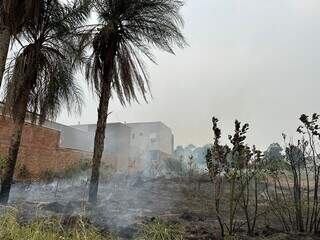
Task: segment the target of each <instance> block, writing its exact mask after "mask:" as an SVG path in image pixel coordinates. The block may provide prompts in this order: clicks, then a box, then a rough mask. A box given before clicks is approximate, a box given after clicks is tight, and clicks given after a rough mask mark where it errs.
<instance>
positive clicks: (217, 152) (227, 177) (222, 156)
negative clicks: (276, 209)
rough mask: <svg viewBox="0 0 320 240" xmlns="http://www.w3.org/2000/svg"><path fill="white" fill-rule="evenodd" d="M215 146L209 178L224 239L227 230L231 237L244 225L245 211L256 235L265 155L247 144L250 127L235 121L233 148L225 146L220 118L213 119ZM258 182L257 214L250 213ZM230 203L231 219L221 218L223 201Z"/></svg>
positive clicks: (209, 162) (209, 161)
mask: <svg viewBox="0 0 320 240" xmlns="http://www.w3.org/2000/svg"><path fill="white" fill-rule="evenodd" d="M212 123H213V132H214V144H213V146H212V148H211V149H209V150H208V152H207V155H206V160H207V167H208V171H209V175H210V177H211V179H212V181H213V183H214V186H215V187H214V190H215V192H214V194H215V208H216V214H217V218H218V222H219V224H220V229H221V233H222V236H224V235H225V233H226V231H227V234H228V235H231V236H232V235H234V234H235V233H236V232H237V231H238V230H239V228H240V227H241V226H242V225H241V223H240V222H239V221H237V213H238V212H239V209H240V208H241V207H242V209H243V210H244V212H245V215H246V220H247V227H248V234H250V235H253V233H254V229H255V225H256V219H257V216H258V187H257V185H258V183H257V173H258V169H259V168H258V167H257V166H258V165H257V164H258V163H259V161H260V159H261V152H260V151H257V150H256V149H255V148H253V150H251V149H250V148H249V147H248V146H247V145H246V144H245V139H246V133H247V131H248V129H249V125H248V124H244V125H241V122H239V121H237V120H236V121H235V131H234V134H233V135H230V136H229V141H230V143H231V145H232V147H231V148H230V147H229V146H228V145H221V143H220V138H221V130H220V128H218V124H217V123H218V119H217V118H215V117H213V119H212ZM252 181H253V182H254V199H253V203H254V211H253V215H252V214H251V211H250V206H249V205H251V203H252V201H251V194H250V187H251V182H252ZM224 197H226V198H225V199H223V198H224ZM222 199H223V200H224V201H225V202H227V204H228V207H227V210H228V218H227V219H226V218H225V217H224V216H222V215H221V212H220V210H221V206H220V204H221V200H222Z"/></svg>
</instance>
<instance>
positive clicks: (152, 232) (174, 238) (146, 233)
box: [136, 218, 183, 240]
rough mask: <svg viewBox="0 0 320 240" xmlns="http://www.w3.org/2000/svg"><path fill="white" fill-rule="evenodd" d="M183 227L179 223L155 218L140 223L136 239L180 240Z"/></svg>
mask: <svg viewBox="0 0 320 240" xmlns="http://www.w3.org/2000/svg"><path fill="white" fill-rule="evenodd" d="M182 239H183V228H182V226H181V225H180V224H169V223H167V222H164V221H163V220H161V219H159V218H156V219H155V220H153V221H151V222H149V223H147V224H142V228H141V231H140V233H139V235H138V237H137V238H136V240H182Z"/></svg>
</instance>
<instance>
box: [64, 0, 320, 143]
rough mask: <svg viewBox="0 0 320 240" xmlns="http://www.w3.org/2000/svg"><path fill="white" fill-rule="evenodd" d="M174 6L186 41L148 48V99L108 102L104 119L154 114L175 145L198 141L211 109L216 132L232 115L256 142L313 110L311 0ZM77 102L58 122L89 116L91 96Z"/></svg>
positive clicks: (203, 139) (316, 23)
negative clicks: (74, 111) (152, 58)
mask: <svg viewBox="0 0 320 240" xmlns="http://www.w3.org/2000/svg"><path fill="white" fill-rule="evenodd" d="M182 13H183V16H184V18H185V28H184V32H185V36H186V38H187V40H188V43H189V45H190V46H189V47H188V48H186V49H184V50H177V53H176V56H173V55H169V54H165V53H162V52H155V55H156V56H157V59H158V65H153V64H149V73H150V77H151V87H152V93H153V99H152V100H151V101H150V103H149V104H146V103H143V102H141V104H140V105H139V104H133V105H131V106H128V107H127V108H123V107H121V106H120V105H119V103H118V102H117V101H113V102H112V104H111V109H110V111H112V114H111V115H110V118H109V121H112V122H115V121H117V122H138V121H162V122H164V123H165V124H167V125H168V126H169V127H171V128H172V130H173V132H174V135H175V140H176V145H179V144H182V145H186V144H189V143H193V144H195V145H203V144H206V143H209V142H211V141H212V131H211V117H212V116H217V117H218V118H219V119H220V120H221V126H222V129H223V133H224V134H230V133H232V130H233V122H234V120H235V119H238V120H240V121H243V122H248V123H249V124H250V134H249V139H248V142H249V144H250V145H252V144H257V145H258V146H260V147H262V148H264V147H265V146H267V145H268V144H270V143H272V142H275V141H279V142H281V133H282V132H285V133H287V134H288V135H294V134H295V130H296V128H297V126H298V124H299V121H298V117H299V115H300V114H301V113H307V114H311V113H313V112H317V111H318V112H319V109H320V97H319V96H320V95H319V91H320V81H319V78H320V46H319V44H320V1H319V0H267V1H266V0H188V1H187V2H186V6H185V7H184V8H183V11H182ZM79 80H81V81H82V80H83V77H81V76H80V78H79ZM83 81H84V80H83ZM84 86H85V85H84ZM85 101H86V105H85V106H84V108H83V113H82V115H81V116H68V115H67V114H65V113H63V114H62V115H61V116H60V117H59V118H58V121H59V122H62V123H66V124H75V123H78V122H81V123H83V124H84V123H95V122H96V119H97V110H96V109H97V100H95V99H94V97H93V96H92V94H89V93H87V94H86V99H85Z"/></svg>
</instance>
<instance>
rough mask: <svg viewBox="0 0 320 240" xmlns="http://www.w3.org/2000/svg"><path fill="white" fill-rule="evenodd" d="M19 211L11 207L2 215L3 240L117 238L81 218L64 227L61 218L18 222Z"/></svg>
mask: <svg viewBox="0 0 320 240" xmlns="http://www.w3.org/2000/svg"><path fill="white" fill-rule="evenodd" d="M17 214H18V213H17V211H16V210H14V209H11V210H9V211H7V213H6V214H5V215H3V216H1V217H0V239H1V240H44V239H46V240H56V239H57V240H116V239H118V238H117V237H116V236H114V235H112V234H109V235H103V234H101V233H100V232H99V231H98V230H97V229H96V228H94V227H92V226H90V225H88V224H86V223H85V221H83V220H81V219H79V220H78V221H77V222H76V223H75V224H74V226H72V227H71V226H70V227H64V226H62V225H61V224H60V222H59V220H57V219H56V220H54V219H51V220H47V219H38V220H35V221H33V222H31V223H27V224H21V223H19V222H18V220H17V219H18V218H17Z"/></svg>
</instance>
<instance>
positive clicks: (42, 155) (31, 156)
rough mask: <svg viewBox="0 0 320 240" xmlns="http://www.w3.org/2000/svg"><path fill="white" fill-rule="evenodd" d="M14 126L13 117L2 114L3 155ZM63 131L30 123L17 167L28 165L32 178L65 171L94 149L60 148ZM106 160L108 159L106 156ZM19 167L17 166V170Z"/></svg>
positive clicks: (0, 142) (0, 151)
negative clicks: (61, 132) (45, 173)
mask: <svg viewBox="0 0 320 240" xmlns="http://www.w3.org/2000/svg"><path fill="white" fill-rule="evenodd" d="M12 130H13V124H12V121H11V120H10V119H9V118H6V117H2V116H0V155H1V156H7V154H8V149H9V145H10V139H11V134H12ZM59 141H60V132H59V131H56V130H52V129H48V128H45V127H41V126H36V125H31V124H29V123H26V124H25V126H24V129H23V133H22V142H21V146H20V149H19V154H18V164H17V167H18V168H19V167H22V166H23V165H24V166H25V167H26V169H27V170H28V172H29V173H30V175H31V177H32V178H34V179H35V178H39V177H40V176H41V175H42V174H43V173H44V172H46V171H48V170H49V171H52V172H61V171H63V170H64V169H66V168H69V167H71V166H73V165H76V164H78V163H79V162H80V161H81V160H83V159H84V158H91V156H92V153H90V152H84V151H80V150H75V149H65V148H59ZM105 161H106V160H105ZM18 170H19V169H16V173H17V172H18Z"/></svg>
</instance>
